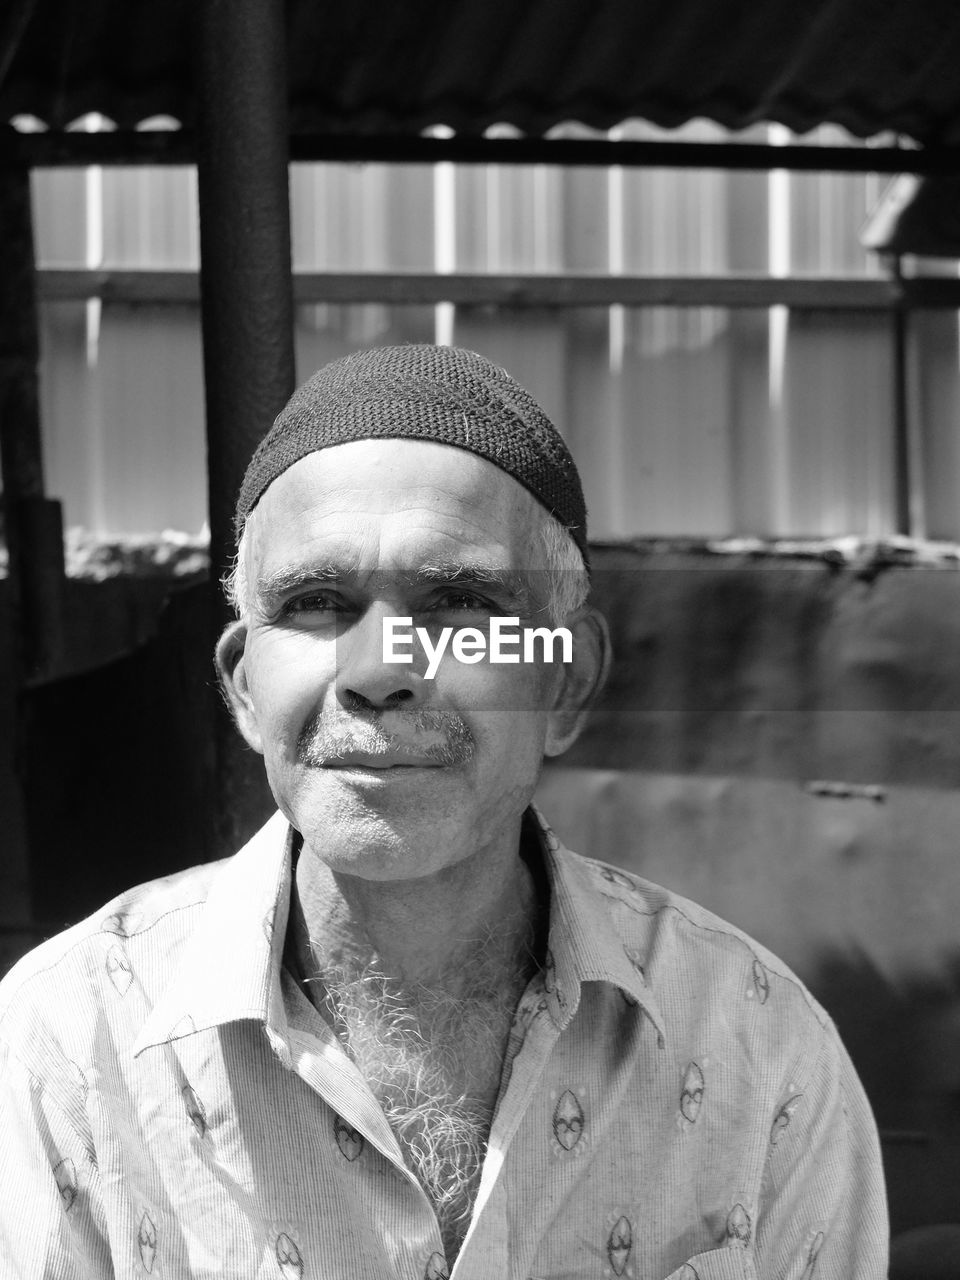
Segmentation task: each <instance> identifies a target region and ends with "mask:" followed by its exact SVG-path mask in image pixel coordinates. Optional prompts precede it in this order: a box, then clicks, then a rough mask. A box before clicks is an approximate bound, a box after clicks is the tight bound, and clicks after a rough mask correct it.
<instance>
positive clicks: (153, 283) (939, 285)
mask: <svg viewBox="0 0 960 1280" xmlns="http://www.w3.org/2000/svg"><path fill="white" fill-rule="evenodd" d="M38 289H39V296H40V298H41V299H43V300H45V301H66V300H77V299H84V298H102V299H103V300H104V301H105V302H111V303H126V304H130V305H139V304H149V305H163V304H164V303H168V304H177V305H184V304H194V303H196V302H197V301H198V300H199V297H200V289H199V282H198V275H197V273H196V272H195V271H167V270H147V271H131V270H109V269H100V270H95V271H87V270H84V269H80V268H77V269H64V268H52V267H46V268H43V269H42V270H40V271H39V272H38ZM293 296H294V300H295V301H296V302H298V303H330V304H350V303H386V304H388V305H391V306H432V305H434V304H436V303H438V302H452V303H454V304H456V305H457V306H465V307H471V306H474V307H479V306H484V307H486V306H492V307H525V308H529V307H547V308H556V307H606V306H611V305H613V304H618V305H620V306H626V307H737V308H743V307H774V306H787V307H800V308H804V307H805V308H808V309H814V310H826V311H884V310H888V309H890V308H891V307H895V306H897V305H906V306H910V307H934V308H950V309H953V308H960V279H957V280H951V279H948V278H945V277H937V278H922V277H913V278H911V277H906V278H904V279H903V280H901V281H896V280H887V279H880V278H870V277H862V278H858V277H821V278H808V277H799V276H796V277H790V278H774V277H772V276H747V275H743V276H607V275H600V274H596V275H584V274H573V273H571V274H564V275H547V274H526V275H519V274H516V275H502V274H501V275H481V274H477V273H467V272H459V273H457V274H455V275H437V274H435V273H432V272H431V273H427V272H424V273H419V272H395V271H393V272H386V271H369V272H324V271H301V272H297V273H296V274H295V275H294V277H293Z"/></svg>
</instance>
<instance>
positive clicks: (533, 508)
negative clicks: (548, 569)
mask: <svg viewBox="0 0 960 1280" xmlns="http://www.w3.org/2000/svg"><path fill="white" fill-rule="evenodd" d="M540 519H542V508H541V507H540V504H539V503H538V502H537V501H536V499H535V498H534V497H533V496H532V494H530V493H529V492H528V491H527V490H526V489H524V488H523V486H522V485H520V484H519V482H518V481H516V480H514V479H513V477H512V476H510V475H508V474H507V473H506V472H504V471H501V470H500V469H499V468H498V467H496V466H494V464H493V463H490V462H487V461H486V460H485V459H482V458H478V457H475V456H474V455H473V454H469V453H466V452H464V451H463V450H461V449H455V448H452V447H451V446H448V445H440V444H435V443H432V442H424V441H408V440H376V441H355V442H351V443H350V444H345V445H337V446H335V447H333V448H331V449H325V450H322V451H318V452H317V453H313V454H308V455H307V456H306V457H304V458H301V459H299V460H298V461H297V462H296V463H294V465H293V466H292V467H290V468H289V469H288V470H287V471H285V472H284V473H283V474H282V475H280V476H278V477H277V479H276V480H275V481H274V482H273V484H272V485H271V486H270V487H269V488H268V489H267V490H266V492H265V493H264V495H263V497H262V498H261V500H260V503H258V505H257V507H256V508H255V509H254V511H253V512H251V515H250V518H249V519H248V523H247V528H248V531H249V534H250V546H251V550H252V551H253V552H254V555H253V557H252V558H253V560H254V561H255V562H256V563H257V565H258V566H259V567H263V566H264V564H265V562H266V561H269V560H271V559H272V558H273V555H274V553H276V552H278V551H279V552H280V554H281V555H282V556H284V558H286V554H285V552H284V551H283V550H281V549H282V548H284V546H285V545H286V548H287V550H289V549H290V548H292V547H294V546H297V547H298V548H302V551H303V553H304V554H305V555H306V556H307V557H308V558H309V557H310V556H311V555H312V554H313V553H314V548H313V547H312V545H311V544H314V543H316V547H317V549H318V548H319V546H320V544H323V546H324V556H323V558H324V559H329V558H330V557H329V555H328V552H329V550H331V549H332V547H334V546H335V545H336V544H337V543H340V544H341V548H342V550H341V553H340V554H341V555H348V558H349V556H352V557H354V558H355V567H356V568H358V569H360V568H370V569H372V568H376V567H377V566H378V565H379V564H380V563H381V555H382V554H383V551H384V543H385V544H386V547H387V552H388V554H389V553H390V550H391V548H396V547H400V546H401V545H402V546H403V547H404V548H405V550H406V551H407V552H408V553H410V554H412V555H413V556H414V557H415V559H419V558H420V557H421V556H427V557H428V558H430V557H436V556H437V555H438V554H439V555H441V556H443V557H444V558H461V557H460V555H459V551H460V549H468V548H470V547H475V548H476V549H477V550H478V551H480V550H481V549H482V550H484V551H486V552H487V553H489V551H490V550H491V549H492V548H494V547H497V548H499V549H500V551H501V553H502V554H503V555H504V556H505V557H506V561H507V563H506V564H505V566H504V567H520V561H521V560H522V559H523V558H524V555H525V553H528V552H529V550H530V549H532V546H533V545H534V543H535V541H536V539H535V533H536V530H537V528H538V523H539V521H540ZM337 558H339V557H337ZM488 558H489V554H487V555H485V556H484V559H488ZM510 562H512V564H511V563H510ZM398 567H400V566H398ZM404 567H410V568H415V567H416V564H414V563H411V564H410V565H408V566H404ZM247 568H248V571H249V569H250V568H252V566H251V565H248V566H247Z"/></svg>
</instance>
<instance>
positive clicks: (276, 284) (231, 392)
mask: <svg viewBox="0 0 960 1280" xmlns="http://www.w3.org/2000/svg"><path fill="white" fill-rule="evenodd" d="M284 8H285V7H284V3H283V0H201V3H200V7H199V76H198V85H199V94H200V101H199V152H198V190H199V204H200V258H201V271H200V281H201V317H202V324H203V363H204V381H205V397H206V416H207V469H208V494H209V504H210V569H211V572H210V590H211V605H210V616H211V639H213V638H215V636H216V634H218V633H219V630H220V629H221V627H222V625H223V623H224V622H225V621H226V618H227V611H226V606H225V604H224V602H223V600H222V596H221V593H220V590H219V579H220V577H221V575H222V574H223V572H224V571H225V569H226V568H227V565H228V564H229V561H230V558H231V556H232V553H233V549H234V542H233V508H234V504H235V501H236V496H237V492H238V490H239V487H240V482H241V479H242V477H243V472H244V469H245V467H246V464H247V462H248V460H249V458H250V455H251V454H252V452H253V449H254V446H255V445H256V442H257V440H258V439H259V438H260V436H261V435H262V434H263V433H264V431H265V430H266V429H267V427H268V426H269V425H270V423H271V422H272V420H273V418H274V416H275V415H276V413H277V412H278V411H279V409H280V408H281V407H282V406H283V404H284V402H285V401H286V400H287V398H288V397H289V396H290V394H291V392H292V391H293V385H294V353H293V292H292V280H291V262H290V201H289V188H288V173H287V165H288V155H289V139H288V123H287V79H286V31H285V22H284ZM214 715H215V716H216V721H215V726H216V727H215V731H214V760H215V765H214V772H215V786H216V793H215V797H214V806H213V807H214V813H213V815H212V817H213V822H212V824H211V826H210V827H209V828H208V835H209V838H210V843H211V845H212V846H213V849H212V852H213V853H215V854H220V853H223V852H227V851H229V850H230V849H232V848H234V847H235V846H236V844H237V843H238V842H239V841H240V840H242V839H243V838H244V837H245V836H246V834H248V832H249V831H250V830H251V828H252V826H253V825H254V824H255V823H256V822H257V821H258V820H259V819H260V818H261V817H262V815H263V813H264V811H265V810H266V809H267V807H268V805H269V797H268V795H267V792H266V784H265V782H264V781H263V770H262V766H261V764H260V761H259V759H257V758H256V757H253V756H252V755H251V753H250V752H249V751H248V750H247V749H246V748H245V747H244V746H243V745H242V744H241V742H240V740H239V738H238V737H237V735H236V731H235V730H234V728H233V726H232V725H231V724H230V723H229V722H228V720H227V718H226V716H225V714H224V712H223V709H222V707H220V706H219V704H218V706H217V709H216V711H215V712H214Z"/></svg>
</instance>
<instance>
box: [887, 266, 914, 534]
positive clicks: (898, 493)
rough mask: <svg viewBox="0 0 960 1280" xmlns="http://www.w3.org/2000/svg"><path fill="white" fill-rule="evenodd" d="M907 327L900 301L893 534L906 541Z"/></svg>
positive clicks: (909, 463) (910, 508)
mask: <svg viewBox="0 0 960 1280" xmlns="http://www.w3.org/2000/svg"><path fill="white" fill-rule="evenodd" d="M892 268H893V278H894V280H896V281H897V282H900V281H901V280H902V278H903V275H902V271H901V262H900V255H899V254H896V255H895V256H894V258H893V262H892ZM907 324H908V311H907V307H906V305H905V304H904V301H903V299H902V296H901V299H900V301H899V302H898V303H897V305H896V306H895V307H894V308H893V484H894V519H895V521H896V531H897V533H899V534H904V535H905V536H907V537H910V536H912V535H914V534H915V533H916V532H917V530H916V527H915V525H916V521H915V519H914V500H913V481H914V475H913V450H912V448H911V443H912V441H911V431H910V409H909V403H908V397H907V340H908V337H907Z"/></svg>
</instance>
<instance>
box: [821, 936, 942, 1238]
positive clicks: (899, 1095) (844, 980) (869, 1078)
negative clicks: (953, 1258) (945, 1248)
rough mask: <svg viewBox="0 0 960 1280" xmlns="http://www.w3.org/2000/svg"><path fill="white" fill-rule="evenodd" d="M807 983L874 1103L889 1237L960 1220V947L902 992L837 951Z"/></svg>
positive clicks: (909, 982) (867, 966) (863, 962)
mask: <svg viewBox="0 0 960 1280" xmlns="http://www.w3.org/2000/svg"><path fill="white" fill-rule="evenodd" d="M807 980H808V983H809V985H810V987H811V989H812V990H813V992H814V994H815V995H816V996H817V998H818V999H819V1000H820V1001H821V1003H823V1004H824V1005H825V1006H826V1008H827V1009H828V1011H829V1012H830V1014H831V1016H832V1017H833V1019H834V1021H835V1022H836V1023H837V1026H838V1028H839V1030H840V1034H841V1035H842V1037H843V1040H844V1043H845V1044H846V1046H847V1049H848V1051H849V1053H850V1056H851V1058H852V1059H853V1061H854V1063H855V1064H856V1067H857V1071H858V1072H859V1074H860V1078H861V1079H862V1081H863V1084H864V1088H865V1089H866V1091H867V1094H868V1096H869V1098H870V1101H871V1104H872V1105H873V1109H874V1113H875V1115H876V1118H877V1125H878V1127H879V1129H880V1136H881V1142H882V1147H883V1158H884V1167H885V1169H886V1174H887V1184H888V1187H889V1192H890V1213H891V1228H892V1231H893V1233H894V1234H897V1233H899V1232H903V1231H905V1230H907V1229H908V1228H912V1227H917V1226H921V1225H924V1224H930V1223H948V1222H957V1221H960V1205H958V1201H957V1189H958V1187H960V949H958V950H956V951H954V952H953V954H952V956H951V957H950V958H949V960H948V961H947V962H946V963H945V965H944V967H943V970H942V972H941V973H940V974H938V975H933V974H927V975H925V976H924V977H922V978H914V979H912V980H905V981H904V982H902V983H900V984H898V985H897V986H894V985H892V984H891V983H890V982H889V981H888V980H887V979H886V978H884V977H883V976H882V975H881V974H880V973H878V971H877V970H876V969H875V968H874V967H873V966H872V965H871V964H870V963H869V962H868V961H866V960H859V961H858V960H857V959H855V958H851V957H849V956H844V955H841V954H840V953H839V952H837V953H834V954H833V955H826V956H824V957H823V958H822V959H821V961H820V963H819V965H818V967H817V970H816V972H815V973H811V974H809V975H808V976H807Z"/></svg>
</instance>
